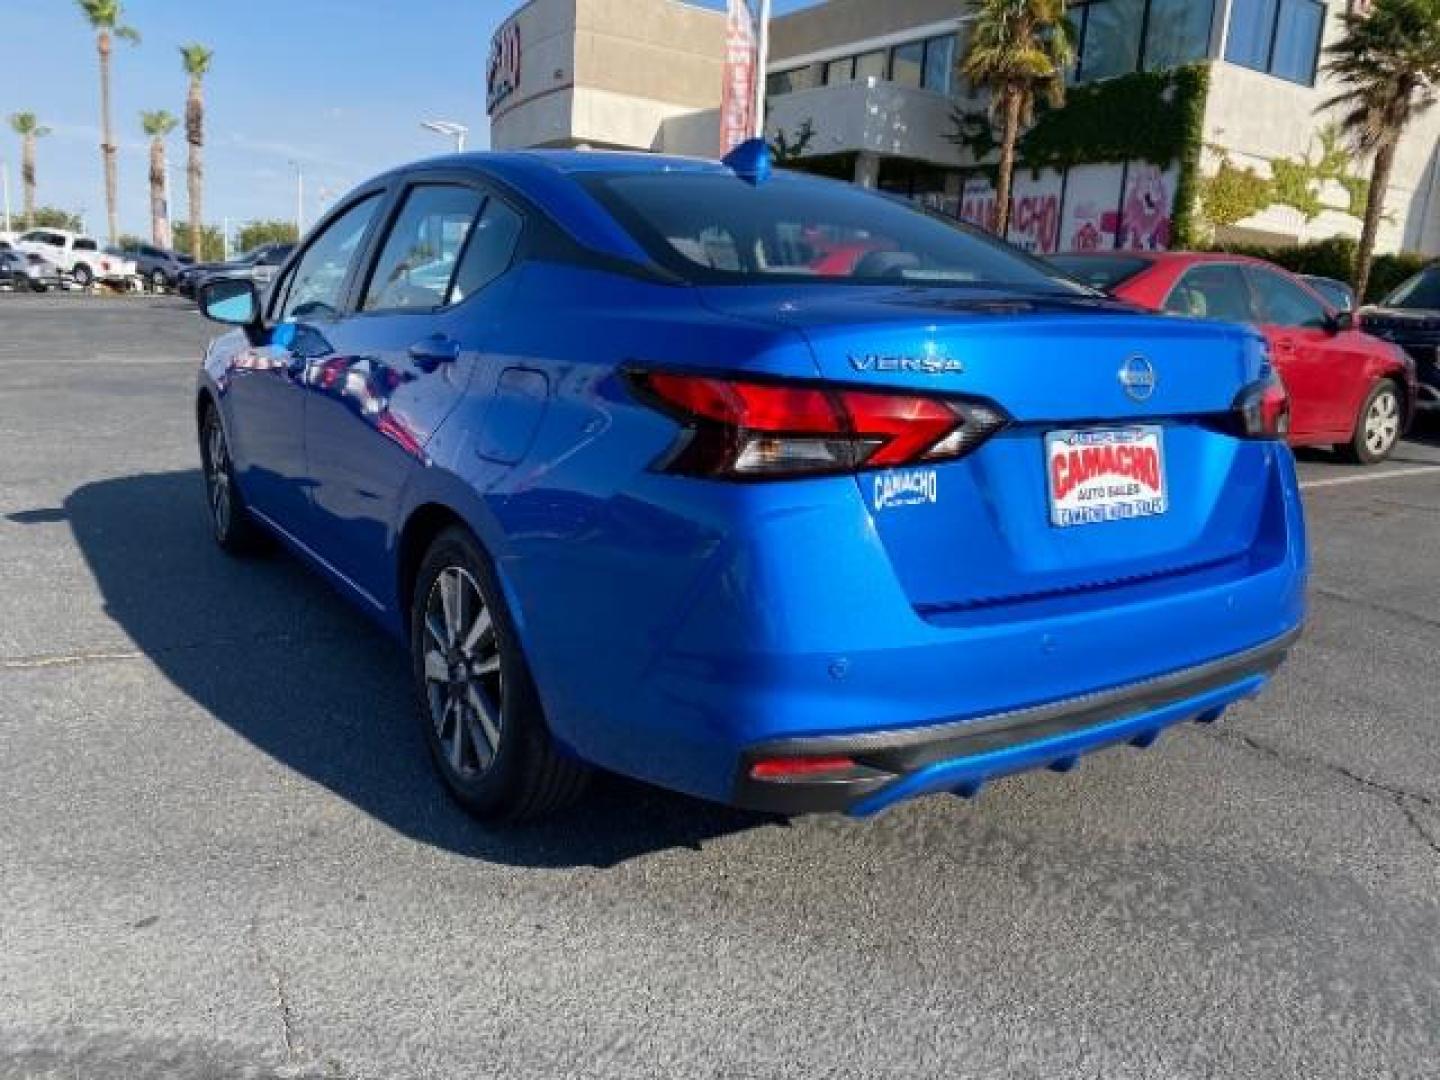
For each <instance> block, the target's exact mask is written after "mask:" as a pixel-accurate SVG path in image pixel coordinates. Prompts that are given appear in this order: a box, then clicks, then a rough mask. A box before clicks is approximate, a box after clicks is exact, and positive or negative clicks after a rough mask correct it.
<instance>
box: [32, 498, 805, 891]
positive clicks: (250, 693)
mask: <svg viewBox="0 0 1440 1080" xmlns="http://www.w3.org/2000/svg"><path fill="white" fill-rule="evenodd" d="M64 515H65V517H66V518H67V519H68V521H69V524H70V528H71V530H72V532H73V534H74V537H75V541H76V543H77V544H78V545H79V547H80V550H81V552H82V553H83V555H84V557H85V560H86V562H87V563H88V564H89V567H90V569H91V571H92V572H93V574H94V576H95V580H96V582H97V583H98V585H99V588H100V591H101V593H102V595H103V597H104V602H105V608H106V613H107V614H108V615H109V616H110V617H111V618H112V619H114V620H115V621H116V622H117V623H118V624H119V625H120V627H121V629H122V630H124V632H125V633H126V634H127V635H128V636H129V637H130V638H131V639H132V640H133V641H134V642H135V644H136V646H137V647H138V649H140V650H141V651H142V652H143V653H144V654H145V656H146V657H147V658H148V659H149V660H150V661H151V662H153V663H154V664H155V665H156V667H158V668H159V669H160V671H161V672H162V673H163V674H164V675H165V676H166V678H168V679H169V680H170V681H171V682H172V683H173V684H174V685H175V686H177V687H178V688H179V689H180V690H182V691H184V692H185V694H187V695H188V696H189V697H190V698H191V699H193V700H194V701H195V702H196V703H197V704H198V705H200V706H201V707H202V708H203V709H204V710H205V712H206V713H208V714H209V715H210V716H212V717H214V718H215V720H216V721H217V722H218V723H220V724H223V725H225V726H226V727H228V728H229V729H230V730H232V731H233V732H235V733H236V734H237V735H239V736H241V737H242V738H244V739H246V740H247V741H249V742H250V743H251V744H252V745H253V746H255V747H256V748H257V749H259V750H261V751H263V752H264V753H266V754H268V755H270V756H271V757H272V758H274V759H275V760H276V761H278V762H280V763H282V764H284V765H285V766H288V767H289V768H291V769H293V770H295V771H296V772H297V773H299V774H301V775H303V776H305V777H307V778H309V779H310V780H312V781H314V782H316V783H318V784H321V785H323V786H324V787H326V788H328V789H329V790H330V791H332V792H334V793H335V794H336V795H339V796H340V797H341V798H344V799H346V800H348V801H349V802H350V803H352V804H354V805H355V806H356V807H357V808H358V809H360V810H362V811H364V812H365V813H367V814H370V815H372V816H374V817H375V818H377V819H379V820H380V821H383V822H384V823H385V824H386V825H388V826H390V827H392V828H394V829H396V830H398V831H399V832H401V833H403V834H404V835H406V836H410V837H412V838H414V839H415V840H418V841H421V842H423V843H427V844H433V845H435V846H436V847H438V848H443V849H445V850H448V851H452V852H456V853H458V854H461V855H466V856H471V857H475V858H481V859H486V860H491V861H495V862H500V863H506V864H512V865H519V866H528V867H552V868H559V867H573V866H598V867H606V866H613V865H615V864H617V863H620V862H623V861H625V860H627V859H631V858H634V857H636V856H640V855H645V854H648V853H651V852H655V851H660V850H665V849H674V848H682V849H683V848H690V849H693V850H698V849H699V848H700V846H701V844H702V843H704V842H705V841H707V840H713V839H715V838H717V837H720V836H724V835H727V834H729V833H734V832H740V831H744V830H747V829H753V828H757V827H761V826H766V825H774V824H777V819H775V818H773V817H769V816H764V815H757V814H750V813H745V812H742V811H738V810H733V809H731V808H728V807H723V806H718V805H714V804H711V803H706V802H702V801H699V800H695V799H690V798H686V797H684V796H681V795H675V794H671V793H669V792H665V791H662V790H659V789H657V788H653V787H649V786H647V785H643V784H639V783H636V782H633V781H629V780H625V779H622V778H619V777H612V776H603V777H599V778H597V783H596V784H595V787H594V788H593V789H592V791H591V793H590V795H589V796H588V797H587V799H586V800H585V801H584V802H582V803H581V805H580V806H579V807H577V808H576V809H574V810H572V811H569V812H566V813H564V814H561V815H559V816H557V817H555V818H553V819H550V820H548V821H545V822H542V823H536V824H529V825H523V826H503V827H492V826H487V825H485V824H482V823H479V822H477V821H475V820H473V819H471V818H469V817H468V816H467V815H466V814H465V813H464V812H463V811H462V810H461V809H460V808H459V806H458V805H457V804H456V803H454V802H453V801H451V799H450V798H449V796H448V795H447V793H446V792H445V790H444V787H443V785H442V784H441V783H440V781H439V779H438V777H437V776H436V775H435V773H434V771H433V769H432V767H431V763H430V761H429V760H428V757H427V751H426V747H425V743H424V740H423V738H422V735H421V731H420V728H419V724H418V722H417V720H416V719H415V710H414V705H413V703H412V698H411V694H410V689H409V685H408V673H407V664H406V658H405V654H404V652H403V650H402V649H401V648H399V647H398V646H397V645H396V644H395V643H394V642H393V641H392V640H391V639H390V638H388V637H387V636H386V635H385V634H383V633H382V632H381V631H380V630H378V629H376V628H374V627H372V625H371V624H370V623H369V622H368V621H367V620H366V619H365V618H364V617H363V616H361V615H360V614H358V613H357V612H356V611H354V610H352V609H351V608H350V607H349V606H347V604H346V603H345V602H344V601H343V600H342V599H341V598H340V597H339V596H337V595H336V594H335V593H333V592H332V591H331V590H330V589H329V588H328V587H327V586H326V585H325V584H324V583H323V582H322V581H320V580H319V579H318V578H317V577H315V576H314V575H312V574H311V573H310V572H309V571H308V570H307V569H306V568H305V567H303V566H302V565H300V564H299V563H298V562H297V561H296V560H295V559H293V558H291V557H289V556H288V555H286V554H284V553H282V552H279V551H276V552H275V553H273V554H269V555H262V556H259V557H256V558H250V559H234V558H230V557H228V556H226V555H224V554H223V553H221V552H220V551H219V550H218V549H217V548H216V546H215V544H214V542H213V540H212V539H211V537H210V534H209V529H208V523H207V521H206V518H205V507H204V499H203V495H202V482H201V478H200V473H199V472H198V470H186V471H182V472H168V473H157V474H147V475H140V476H129V477H123V478H118V479H113V480H103V481H98V482H95V483H90V484H86V485H84V486H83V487H80V488H78V489H77V490H76V491H75V492H74V493H72V494H71V495H70V497H69V498H67V499H66V500H65V506H64ZM10 520H12V521H16V522H19V523H24V522H26V521H27V520H31V521H37V522H39V521H46V520H54V514H53V512H49V511H43V510H42V511H34V510H32V511H22V512H20V513H17V514H12V515H10ZM116 719H117V720H122V719H123V718H119V717H117V718H116ZM216 782H217V783H222V784H223V783H224V777H223V776H217V777H216Z"/></svg>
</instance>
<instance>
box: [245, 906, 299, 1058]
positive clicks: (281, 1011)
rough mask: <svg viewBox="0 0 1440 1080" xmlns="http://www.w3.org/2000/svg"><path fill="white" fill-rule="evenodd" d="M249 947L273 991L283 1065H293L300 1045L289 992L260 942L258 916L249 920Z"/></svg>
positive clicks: (282, 974) (281, 970) (262, 943)
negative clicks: (281, 1042)
mask: <svg viewBox="0 0 1440 1080" xmlns="http://www.w3.org/2000/svg"><path fill="white" fill-rule="evenodd" d="M250 946H251V948H252V949H253V950H254V952H255V963H256V965H257V966H258V967H259V968H260V973H261V974H262V975H264V976H265V978H266V979H267V980H269V982H270V986H271V988H272V989H273V990H274V991H275V1012H276V1014H277V1016H278V1017H279V1020H280V1037H281V1040H282V1041H283V1042H284V1044H285V1064H287V1065H294V1064H296V1062H297V1061H298V1060H299V1056H300V1044H299V1042H298V1041H297V1040H296V1038H295V1013H294V1010H293V1009H292V1008H291V1005H290V992H289V990H288V989H287V988H286V986H285V971H284V969H283V968H281V967H280V965H279V964H277V963H276V962H275V961H274V959H272V958H271V956H270V953H269V951H268V950H267V949H266V948H265V943H264V942H263V941H261V940H260V916H259V915H258V914H256V915H255V916H254V917H252V918H251V920H250Z"/></svg>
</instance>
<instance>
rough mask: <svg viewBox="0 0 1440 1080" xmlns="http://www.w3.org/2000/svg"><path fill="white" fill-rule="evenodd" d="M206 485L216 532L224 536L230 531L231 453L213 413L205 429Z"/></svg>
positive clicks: (223, 432) (222, 430) (223, 431)
mask: <svg viewBox="0 0 1440 1080" xmlns="http://www.w3.org/2000/svg"><path fill="white" fill-rule="evenodd" d="M205 487H206V493H207V494H208V495H209V497H210V517H211V520H212V521H213V522H214V523H215V534H216V535H217V536H220V537H224V536H225V535H226V534H228V533H229V531H230V453H229V450H228V449H227V448H226V446H225V429H224V428H222V427H221V426H220V420H219V418H218V417H217V416H215V415H214V414H213V413H212V414H211V415H210V423H209V425H208V426H207V428H206V431H205Z"/></svg>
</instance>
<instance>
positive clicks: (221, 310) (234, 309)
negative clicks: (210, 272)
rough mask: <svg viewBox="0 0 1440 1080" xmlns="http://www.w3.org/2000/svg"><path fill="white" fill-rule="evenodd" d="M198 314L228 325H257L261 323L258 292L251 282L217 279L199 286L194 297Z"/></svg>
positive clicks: (237, 279)
mask: <svg viewBox="0 0 1440 1080" xmlns="http://www.w3.org/2000/svg"><path fill="white" fill-rule="evenodd" d="M195 300H196V304H197V305H198V306H199V308H200V312H201V314H203V315H204V316H205V317H206V318H207V319H213V320H214V321H215V322H218V323H225V324H226V325H227V326H256V325H258V324H259V322H260V293H259V291H258V290H257V289H256V288H255V283H254V282H253V281H246V280H244V279H241V278H218V279H216V280H214V281H207V282H205V284H203V285H201V286H200V290H199V294H198V295H197V296H196V298H195Z"/></svg>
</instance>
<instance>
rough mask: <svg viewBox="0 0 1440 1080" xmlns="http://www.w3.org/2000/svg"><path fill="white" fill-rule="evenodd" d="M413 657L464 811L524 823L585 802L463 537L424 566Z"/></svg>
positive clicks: (434, 743) (441, 541)
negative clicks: (553, 737)
mask: <svg viewBox="0 0 1440 1080" xmlns="http://www.w3.org/2000/svg"><path fill="white" fill-rule="evenodd" d="M410 653H411V670H412V673H413V677H414V682H415V692H416V696H417V702H416V704H417V712H418V715H419V719H420V724H421V727H422V729H423V731H424V736H425V742H426V745H427V746H429V748H430V756H431V758H432V759H433V760H434V762H435V767H436V768H437V769H438V770H439V771H440V775H441V778H442V779H443V780H444V781H445V786H446V787H447V788H449V789H450V792H451V794H452V795H454V796H455V798H456V800H457V801H458V802H459V803H460V804H461V805H462V806H463V807H465V809H466V810H468V811H469V812H470V813H471V814H474V815H475V816H476V817H478V818H481V819H482V820H503V821H521V820H526V819H531V818H536V817H541V816H543V815H546V814H549V813H553V812H554V811H556V810H559V809H561V808H562V807H564V806H566V805H568V804H569V803H571V802H573V801H575V800H576V799H577V798H578V797H579V796H580V794H581V793H582V792H583V791H584V788H585V784H586V781H587V780H588V778H589V772H590V770H589V769H588V768H587V767H586V766H585V765H583V764H582V763H580V762H579V761H576V760H575V759H573V758H571V757H568V756H566V755H565V754H563V753H562V752H561V751H560V750H559V748H558V747H557V746H556V745H555V742H554V740H553V739H552V738H551V736H550V731H549V728H548V727H547V726H546V723H545V716H544V711H543V710H542V708H541V705H540V695H539V693H538V692H537V691H536V689H535V683H534V679H533V678H532V677H531V675H530V669H529V665H527V664H526V662H525V656H524V654H523V653H522V652H521V649H520V642H519V640H518V638H517V637H516V634H515V629H514V624H513V623H512V621H511V619H510V615H509V612H508V611H507V610H506V608H505V605H504V598H503V595H502V593H501V590H500V589H499V587H498V584H497V582H496V579H495V575H494V572H493V570H492V569H491V565H490V560H489V558H488V557H487V556H486V554H485V552H484V551H483V550H481V548H480V545H479V544H478V543H477V542H476V541H475V538H474V537H473V536H471V534H470V533H469V532H467V531H466V530H465V529H462V528H459V527H452V528H450V529H447V530H445V531H444V532H443V533H441V534H440V536H439V537H437V538H436V540H435V542H434V543H433V544H432V545H431V546H430V550H429V551H428V552H426V554H425V558H424V560H423V561H422V563H421V564H420V571H419V573H418V574H417V576H416V581H415V592H414V596H413V598H412V600H411V605H410Z"/></svg>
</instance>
